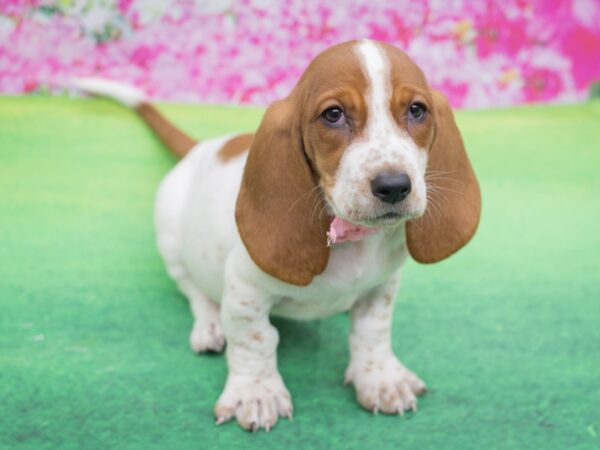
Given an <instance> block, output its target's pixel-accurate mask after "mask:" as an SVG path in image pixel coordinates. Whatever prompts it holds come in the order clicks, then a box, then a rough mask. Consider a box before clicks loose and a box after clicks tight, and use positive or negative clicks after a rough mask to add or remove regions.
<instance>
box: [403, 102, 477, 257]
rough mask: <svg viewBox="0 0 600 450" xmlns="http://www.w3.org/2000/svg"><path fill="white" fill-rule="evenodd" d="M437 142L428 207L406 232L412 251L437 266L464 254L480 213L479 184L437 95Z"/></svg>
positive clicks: (432, 153) (449, 113) (432, 151)
mask: <svg viewBox="0 0 600 450" xmlns="http://www.w3.org/2000/svg"><path fill="white" fill-rule="evenodd" d="M432 97H433V103H434V108H433V109H434V111H433V115H434V120H435V137H434V141H433V144H432V145H431V148H430V150H429V159H428V164H427V172H426V178H427V190H428V191H429V194H430V195H428V207H427V210H426V211H425V214H424V215H423V217H421V218H419V219H416V220H411V221H409V222H408V224H407V227H406V237H407V242H408V249H409V251H410V254H411V255H412V257H413V258H414V259H415V260H417V261H419V262H421V263H434V262H438V261H440V260H442V259H445V258H447V257H448V256H450V255H452V254H453V253H454V252H456V251H457V250H459V249H460V248H462V247H463V246H464V245H465V244H466V243H467V242H469V240H470V239H471V238H472V237H473V235H474V234H475V231H476V230H477V226H478V224H479V216H480V212H481V194H480V191H479V183H478V182H477V178H476V177H475V173H474V172H473V168H472V167H471V163H470V162H469V158H468V157H467V153H466V152H465V147H464V144H463V141H462V137H461V135H460V132H459V131H458V127H457V126H456V122H455V121H454V115H453V114H452V110H451V109H450V105H449V104H448V100H447V99H446V97H445V96H444V95H443V94H441V93H440V92H437V91H432Z"/></svg>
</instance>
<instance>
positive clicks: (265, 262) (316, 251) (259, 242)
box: [236, 99, 329, 286]
mask: <svg viewBox="0 0 600 450" xmlns="http://www.w3.org/2000/svg"><path fill="white" fill-rule="evenodd" d="M309 164H310V163H309V161H308V159H307V156H306V154H305V152H304V148H303V144H302V137H301V131H300V118H299V111H296V110H295V108H293V102H292V100H289V99H286V100H282V101H279V102H276V103H274V104H273V105H271V107H269V109H268V110H267V112H266V113H265V116H264V118H263V120H262V122H261V124H260V127H259V128H258V131H257V132H256V136H255V137H254V141H253V143H252V146H251V147H250V153H249V155H248V160H247V162H246V167H245V169H244V176H243V178H242V185H241V188H240V192H239V195H238V199H237V204H236V221H237V226H238V230H239V232H240V236H241V237H242V241H243V242H244V245H245V246H246V249H247V250H248V253H249V254H250V257H251V258H252V260H253V261H254V262H255V263H256V265H258V267H260V268H261V269H262V270H263V271H264V272H266V273H268V274H270V275H272V276H274V277H276V278H278V279H280V280H282V281H285V282H287V283H291V284H295V285H299V286H305V285H307V284H309V283H310V282H311V281H312V279H313V277H314V276H315V275H318V274H320V273H322V272H323V271H324V270H325V266H326V265H327V260H328V258H329V249H328V247H327V235H326V233H327V229H328V226H329V223H328V222H329V219H328V218H327V217H322V216H325V215H323V214H321V207H322V204H321V201H322V200H321V193H320V191H319V190H318V188H317V181H316V178H315V174H313V172H312V171H311V167H310V165H309Z"/></svg>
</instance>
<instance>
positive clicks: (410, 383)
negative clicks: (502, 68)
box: [155, 42, 424, 430]
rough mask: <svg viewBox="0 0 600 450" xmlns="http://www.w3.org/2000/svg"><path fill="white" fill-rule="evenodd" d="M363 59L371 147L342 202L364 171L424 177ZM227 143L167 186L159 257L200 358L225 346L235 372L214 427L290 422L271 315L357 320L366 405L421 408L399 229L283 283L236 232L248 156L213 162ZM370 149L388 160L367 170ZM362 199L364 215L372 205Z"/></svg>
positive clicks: (357, 153)
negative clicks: (309, 277) (404, 301)
mask: <svg viewBox="0 0 600 450" xmlns="http://www.w3.org/2000/svg"><path fill="white" fill-rule="evenodd" d="M358 55H360V57H361V58H362V59H363V61H364V62H365V66H366V71H367V73H368V74H369V80H370V81H371V85H370V91H369V92H370V98H369V108H371V109H372V113H371V114H370V119H369V124H368V132H367V135H366V136H367V137H366V139H365V140H364V142H362V143H360V144H356V145H355V148H353V149H352V151H351V153H349V154H348V157H347V158H346V157H345V159H344V163H343V168H342V169H341V170H342V171H343V174H342V179H343V180H344V181H343V183H341V184H339V185H338V186H337V187H336V189H337V191H336V193H337V194H336V200H335V201H336V202H338V201H339V202H340V204H342V203H343V201H344V198H345V197H344V196H348V198H351V196H350V194H351V193H352V192H354V191H356V188H357V185H358V183H363V182H365V172H364V171H365V170H370V171H371V172H372V173H375V171H376V170H377V167H378V166H377V164H381V163H383V162H384V161H386V160H388V159H390V158H394V160H395V161H401V164H402V165H403V167H404V168H405V169H406V170H407V171H409V173H411V176H412V177H414V178H413V182H414V183H418V181H417V177H418V175H419V174H420V173H421V172H420V171H422V170H423V168H422V166H423V162H421V161H418V158H417V156H416V155H417V149H416V148H414V145H412V144H411V141H410V140H409V139H407V138H406V136H403V135H402V134H401V133H400V132H399V131H398V129H397V128H396V127H394V126H393V124H392V123H391V122H390V118H389V117H388V116H386V112H385V110H386V108H384V107H383V106H382V105H384V104H385V99H386V96H388V95H389V87H388V85H387V84H386V83H388V84H389V81H386V80H387V79H388V78H389V77H388V75H387V73H388V69H387V63H386V61H385V59H384V58H383V56H382V54H381V52H380V51H379V50H378V48H377V46H376V45H375V44H373V43H369V42H363V43H361V44H360V45H359V48H358ZM228 139H230V136H228V137H225V138H222V139H216V140H210V141H205V142H203V143H201V144H198V145H197V146H196V148H194V149H193V150H192V151H191V152H190V153H189V154H188V155H187V156H186V157H185V158H184V159H182V160H181V161H180V162H179V163H178V164H177V166H176V167H174V168H173V169H172V170H171V172H170V173H169V174H168V175H167V176H166V177H165V179H164V180H163V182H162V183H161V185H160V188H159V191H158V195H157V201H156V210H155V222H156V230H157V239H158V246H159V250H160V253H161V255H162V257H163V258H164V260H165V263H166V265H167V269H168V271H169V274H170V275H171V277H172V278H173V279H174V280H175V281H176V283H177V285H178V287H179V288H180V290H181V291H182V292H183V293H184V294H185V295H186V296H187V297H188V299H189V300H190V306H191V309H192V312H193V314H194V317H195V324H194V328H193V330H192V333H191V335H190V344H191V346H192V349H193V350H195V351H206V350H217V351H218V350H221V349H222V348H223V346H224V338H225V339H226V341H227V362H228V368H229V373H228V377H227V381H226V383H225V388H224V390H223V393H222V394H221V396H220V398H219V400H218V401H217V404H216V406H215V416H216V418H217V423H222V422H225V421H227V420H229V419H230V418H232V417H235V418H236V419H237V420H238V422H239V423H240V424H241V425H242V426H243V427H244V428H248V429H257V428H264V429H267V430H268V429H269V428H271V427H272V426H273V425H275V423H276V421H277V419H278V417H280V416H284V417H286V416H287V417H291V414H292V402H291V396H290V394H289V392H288V391H287V389H286V387H285V384H284V382H283V379H282V378H281V375H280V374H279V371H278V369H277V359H276V351H277V344H278V342H279V336H278V333H277V330H276V329H275V328H274V327H273V326H272V325H271V324H270V322H269V316H270V315H279V316H283V317H290V318H294V319H317V318H321V317H326V316H328V315H331V314H335V313H338V312H342V311H349V310H350V311H351V312H352V314H351V317H352V329H351V333H350V347H351V360H350V364H349V366H348V370H347V372H346V380H347V381H348V382H352V383H353V384H354V386H355V389H356V392H357V399H358V401H359V402H360V403H361V404H362V405H363V406H364V407H366V408H369V409H371V410H374V411H385V412H394V413H396V412H398V413H401V412H402V411H404V410H405V409H414V408H415V407H416V400H415V395H417V394H418V393H419V392H421V391H422V390H423V388H424V385H423V382H422V381H420V380H419V379H418V378H417V377H416V376H415V375H414V374H413V373H412V372H410V371H409V370H408V369H406V368H405V367H404V366H403V365H402V364H401V363H400V361H399V360H398V359H397V358H396V356H395V355H394V354H393V352H392V350H391V343H390V334H391V318H392V307H393V300H394V297H395V295H396V289H397V287H398V281H397V280H398V277H399V269H400V266H401V264H402V263H403V262H404V260H405V259H406V257H407V255H408V252H407V249H406V243H405V236H404V228H403V226H400V227H398V228H396V229H394V230H383V231H381V232H379V233H376V234H373V235H371V236H368V237H366V238H365V239H363V240H362V241H360V242H346V243H342V244H337V245H335V246H333V247H332V248H331V253H330V258H329V262H328V264H327V267H326V269H325V271H324V272H323V274H321V275H319V276H317V277H315V278H314V280H313V282H312V283H311V284H310V285H308V286H304V287H299V286H294V285H289V284H286V283H284V282H282V281H280V280H277V279H275V278H273V277H271V276H269V275H267V274H265V273H264V272H262V271H261V270H260V269H259V268H258V267H257V266H256V265H255V264H254V262H253V261H252V260H251V258H250V256H249V255H248V252H247V251H246V248H245V247H244V245H243V243H242V241H241V239H240V236H239V234H238V230H237V226H236V223H235V216H234V211H235V202H236V198H237V193H238V191H239V188H240V182H241V177H242V173H243V169H244V164H245V161H246V154H242V155H240V156H238V157H237V158H234V159H232V160H229V161H227V162H226V163H223V162H222V161H220V160H219V158H218V156H217V153H218V151H219V149H220V148H221V147H222V146H223V144H224V143H225V142H226V141H227V140H228ZM411 145H412V146H411ZM372 146H376V148H378V149H380V150H381V151H382V152H383V153H382V156H380V157H379V158H376V160H377V161H374V162H372V163H371V162H369V157H368V152H369V149H370V148H373V147H372ZM361 164H364V166H362V169H361ZM367 178H368V177H367ZM417 189H420V188H417ZM272 195H277V193H276V192H273V193H272ZM423 195H424V194H423ZM415 196H416V194H415ZM358 200H360V201H362V202H363V206H362V207H363V208H367V206H368V200H367V199H358ZM343 207H344V208H347V207H348V206H343ZM290 232H293V231H292V230H290Z"/></svg>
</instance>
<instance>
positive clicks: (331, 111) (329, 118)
mask: <svg viewBox="0 0 600 450" xmlns="http://www.w3.org/2000/svg"><path fill="white" fill-rule="evenodd" d="M321 117H322V118H323V120H324V121H325V122H326V123H327V124H329V125H334V126H341V125H344V124H345V123H346V115H345V114H344V111H343V110H342V109H341V108H338V107H337V106H333V107H331V108H327V109H326V110H325V111H323V113H322V114H321Z"/></svg>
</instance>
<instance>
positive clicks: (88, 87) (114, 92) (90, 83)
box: [70, 77, 146, 108]
mask: <svg viewBox="0 0 600 450" xmlns="http://www.w3.org/2000/svg"><path fill="white" fill-rule="evenodd" d="M70 85H71V86H72V87H74V88H75V89H78V90H80V91H82V92H84V93H86V94H92V95H99V96H102V97H108V98H110V99H112V100H115V101H117V102H119V103H121V104H122V105H124V106H127V107H128V108H136V107H137V106H139V105H140V104H141V103H144V102H145V101H146V94H145V93H144V92H143V91H142V90H141V89H138V88H136V87H135V86H131V85H129V84H125V83H119V82H118V81H112V80H107V79H104V78H94V77H89V78H75V79H73V80H71V83H70Z"/></svg>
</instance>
